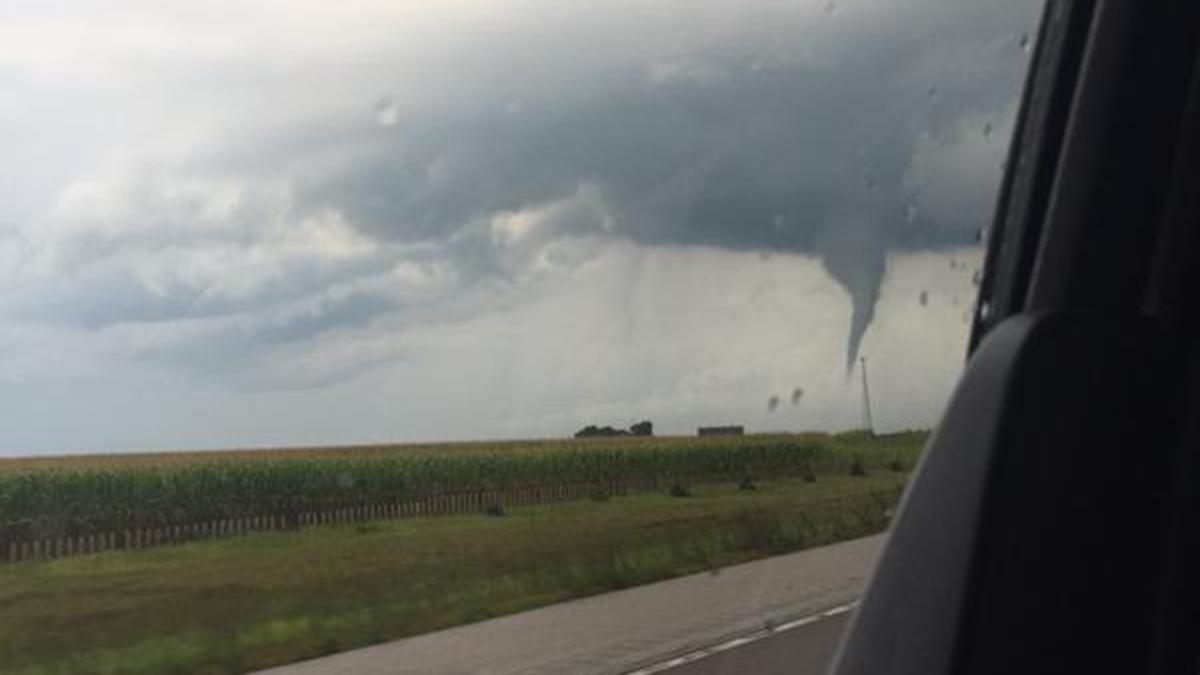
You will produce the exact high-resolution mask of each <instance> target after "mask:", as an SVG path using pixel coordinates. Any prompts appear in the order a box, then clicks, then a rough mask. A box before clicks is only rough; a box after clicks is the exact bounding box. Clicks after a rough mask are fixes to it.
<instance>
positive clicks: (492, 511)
mask: <svg viewBox="0 0 1200 675" xmlns="http://www.w3.org/2000/svg"><path fill="white" fill-rule="evenodd" d="M484 513H486V514H488V515H489V516H502V515H504V507H503V506H500V505H499V504H488V505H487V508H486V509H484Z"/></svg>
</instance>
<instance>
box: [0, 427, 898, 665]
mask: <svg viewBox="0 0 1200 675" xmlns="http://www.w3.org/2000/svg"><path fill="white" fill-rule="evenodd" d="M876 440H877V439H876ZM839 443H841V444H843V445H844V447H843V450H845V451H846V452H848V453H851V454H853V455H854V456H859V457H862V458H863V461H864V462H866V463H867V464H868V465H869V466H871V467H872V470H870V471H869V472H868V475H867V476H866V477H852V476H850V475H849V473H848V472H847V471H842V470H839V471H833V470H832V469H831V470H829V471H826V472H823V473H821V474H820V475H819V479H818V480H817V481H816V482H815V483H808V482H803V481H802V480H800V479H789V478H777V479H771V480H767V479H766V478H767V477H766V476H758V477H756V478H757V481H756V487H757V489H755V490H752V491H750V490H739V489H738V483H737V482H731V483H722V484H715V485H690V486H688V487H689V492H690V493H691V496H689V497H671V496H668V495H666V494H645V495H638V496H630V497H616V498H612V499H609V500H607V501H592V500H583V501H579V502H572V503H567V504H557V505H548V506H538V507H525V508H515V509H508V510H507V511H506V513H505V515H504V516H503V517H489V516H486V515H478V516H452V517H441V518H414V519H407V520H398V521H381V522H374V523H368V524H364V525H359V526H344V527H321V528H311V529H306V530H299V531H292V532H280V533H259V534H253V535H248V536H244V537H240V538H234V539H225V540H215V541H205V542H195V543H191V544H186V545H182V546H176V547H166V548H158V549H147V550H140V551H113V552H108V553H103V554H99V555H92V556H81V557H75V558H67V559H63V560H56V561H49V562H27V563H14V564H9V565H3V566H0V607H2V608H3V611H2V612H0V672H3V673H6V674H10V675H35V674H37V675H51V674H59V673H81V674H93V673H94V674H101V673H103V674H105V675H142V674H149V673H201V674H210V675H218V674H226V673H241V672H245V671H247V670H253V669H255V668H262V667H267V666H270V665H274V664H280V663H286V662H289V661H293V660H297V659H302V658H307V657H312V656H317V655H320V654H326V653H330V652H335V651H340V650H344V649H348V648H352V647H357V646H362V645H365V644H370V643H374V642H379V641H383V640H387V639H392V638H397V637H402V636H406V635H413V634H418V633H423V632H427V631H430V630H435V629H439V628H444V627H447V626H453V625H457V624H461V623H464V622H470V621H476V620H481V619H484V618H488V617H491V616H497V615H501V614H506V613H510V612H515V611H520V610H524V609H530V608H533V607H538V606H542V605H546V604H550V603H554V602H559V601H562V600H566V599H569V598H575V597H579V596H583V595H588V594H594V593H599V592H604V591H609V590H614V589H618V588H623V587H628V586H634V585H638V584H642V583H646V582H649V581H654V580H658V579H663V578H667V577H671V576H676V575H680V574H686V573H689V572H695V571H701V570H705V569H710V568H714V567H718V566H724V565H728V564H733V563H737V562H742V561H746V560H751V559H755V558H760V557H764V556H768V555H772V554H777V553H781V552H785V551H791V550H798V549H802V548H806V547H809V546H817V545H822V544H827V543H831V542H834V541H839V540H844V539H850V538H854V537H858V536H862V535H866V534H869V533H872V532H877V531H880V530H881V529H883V528H884V526H885V525H886V518H885V516H884V513H885V511H886V509H888V508H891V507H892V505H893V504H894V502H895V499H896V498H897V496H898V494H899V490H900V488H901V485H902V483H903V481H904V478H905V476H904V474H903V473H897V472H893V471H887V470H881V469H877V468H875V467H879V466H881V465H882V464H884V463H886V462H888V461H891V460H892V459H894V453H895V452H898V450H897V449H896V448H890V447H887V444H886V443H884V444H880V443H872V442H870V441H866V440H864V441H858V440H855V439H850V438H846V439H840V440H839ZM898 447H902V444H901V446H898Z"/></svg>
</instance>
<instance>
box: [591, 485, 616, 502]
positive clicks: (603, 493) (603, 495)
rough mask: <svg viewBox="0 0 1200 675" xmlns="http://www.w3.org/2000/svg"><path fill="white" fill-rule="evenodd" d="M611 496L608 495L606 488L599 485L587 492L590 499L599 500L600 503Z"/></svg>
mask: <svg viewBox="0 0 1200 675" xmlns="http://www.w3.org/2000/svg"><path fill="white" fill-rule="evenodd" d="M611 496H612V495H610V494H609V493H608V490H606V489H605V488H603V487H601V486H599V485H597V486H596V487H594V488H592V491H591V492H590V493H588V498H589V499H591V500H592V501H594V502H601V503H602V502H606V501H608V499H609V497H611Z"/></svg>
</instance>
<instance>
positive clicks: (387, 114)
mask: <svg viewBox="0 0 1200 675" xmlns="http://www.w3.org/2000/svg"><path fill="white" fill-rule="evenodd" d="M399 116H400V112H399V111H398V110H396V104H395V103H392V100H391V99H390V98H381V99H379V100H378V101H376V102H375V121H376V122H377V123H379V126H381V127H390V126H394V125H395V124H396V120H397V118H399Z"/></svg>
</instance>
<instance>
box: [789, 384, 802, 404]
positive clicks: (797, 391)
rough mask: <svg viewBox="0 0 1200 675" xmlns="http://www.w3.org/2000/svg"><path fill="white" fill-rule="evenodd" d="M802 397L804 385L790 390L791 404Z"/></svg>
mask: <svg viewBox="0 0 1200 675" xmlns="http://www.w3.org/2000/svg"><path fill="white" fill-rule="evenodd" d="M802 398H804V387H796V388H795V389H793V390H792V405H796V404H797V403H799V402H800V399H802Z"/></svg>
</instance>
